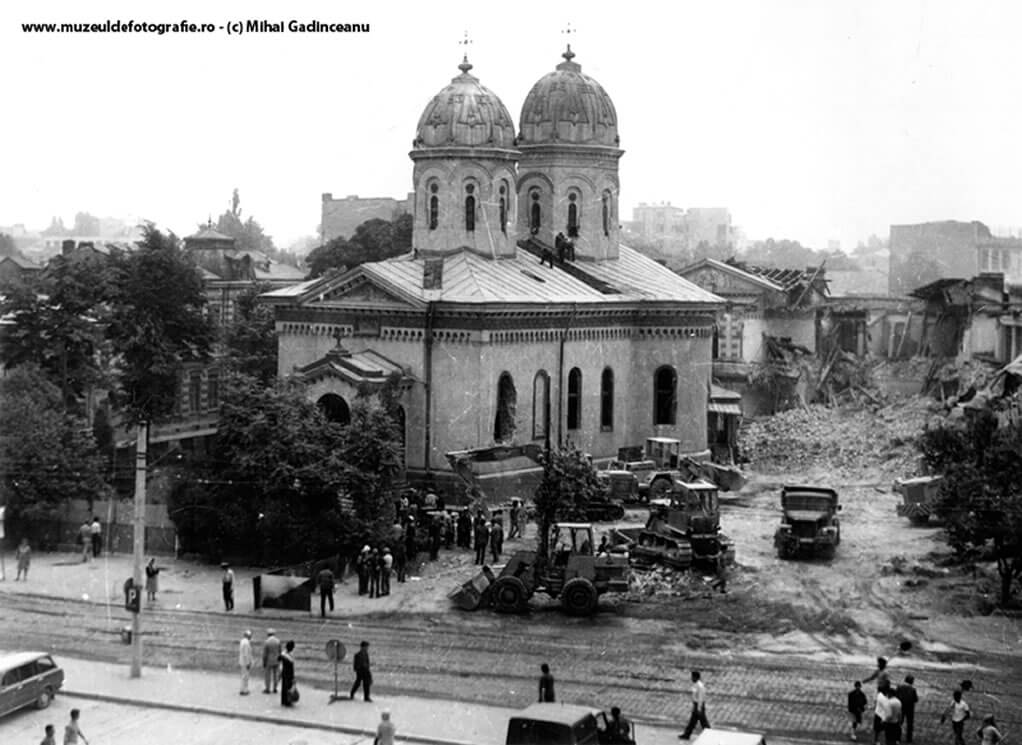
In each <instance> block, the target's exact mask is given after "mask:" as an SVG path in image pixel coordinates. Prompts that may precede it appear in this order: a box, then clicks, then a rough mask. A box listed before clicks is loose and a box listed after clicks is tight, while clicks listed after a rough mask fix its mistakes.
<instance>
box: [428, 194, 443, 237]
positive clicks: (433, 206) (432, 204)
mask: <svg viewBox="0 0 1022 745" xmlns="http://www.w3.org/2000/svg"><path fill="white" fill-rule="evenodd" d="M429 191H430V195H429V229H430V230H436V226H437V224H438V223H439V222H440V197H439V196H437V193H438V192H439V191H440V187H439V186H437V185H436V184H430V187H429Z"/></svg>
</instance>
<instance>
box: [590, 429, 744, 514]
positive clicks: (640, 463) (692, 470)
mask: <svg viewBox="0 0 1022 745" xmlns="http://www.w3.org/2000/svg"><path fill="white" fill-rule="evenodd" d="M600 475H601V478H603V479H604V481H605V482H606V483H608V485H609V489H610V491H611V493H612V494H614V495H615V496H621V497H622V498H623V499H624V501H633V500H634V501H643V502H649V501H651V500H654V499H663V498H664V497H665V496H666V494H667V493H668V492H669V491H671V489H672V488H673V487H674V484H675V483H677V482H691V481H693V480H696V479H705V480H707V481H711V482H713V483H714V484H716V485H717V488H720V489H723V490H724V491H730V490H732V489H735V490H737V489H741V488H742V486H743V485H744V484H745V477H744V476H743V475H742V473H741V471H739V470H738V469H737V468H735V467H733V466H722V465H720V464H717V463H710V462H701V461H697V460H695V459H694V458H691V457H689V456H686V455H682V453H681V440H676V439H674V438H672V437H647V438H646V443H645V447H639V446H632V447H624V448H620V449H619V450H618V457H617V459H616V460H614V461H611V463H610V466H609V468H607V469H605V470H603V471H601V472H600Z"/></svg>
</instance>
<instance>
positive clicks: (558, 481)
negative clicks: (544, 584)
mask: <svg viewBox="0 0 1022 745" xmlns="http://www.w3.org/2000/svg"><path fill="white" fill-rule="evenodd" d="M540 463H541V464H542V465H543V479H542V481H540V484H539V488H538V489H537V490H536V497H535V501H536V524H537V526H538V529H539V547H538V550H539V553H540V555H541V556H546V555H547V553H548V551H549V545H548V544H549V539H550V528H551V526H552V525H553V523H555V522H556V521H557V520H575V519H578V520H585V508H586V505H587V504H588V503H589V502H590V501H591V500H592V499H595V498H596V497H597V496H598V495H599V494H600V493H601V492H602V491H603V487H602V486H601V484H600V482H599V480H598V479H597V477H596V471H595V470H594V469H593V464H592V463H591V462H590V460H589V458H588V457H587V456H586V454H585V453H583V452H582V451H581V450H577V449H567V448H562V449H558V450H549V451H547V452H546V453H545V454H544V455H543V456H542V457H541V458H540Z"/></svg>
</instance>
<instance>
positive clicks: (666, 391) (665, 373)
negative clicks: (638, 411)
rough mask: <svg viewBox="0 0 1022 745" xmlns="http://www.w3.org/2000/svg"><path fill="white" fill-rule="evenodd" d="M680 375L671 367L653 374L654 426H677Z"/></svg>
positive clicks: (665, 366)
mask: <svg viewBox="0 0 1022 745" xmlns="http://www.w3.org/2000/svg"><path fill="white" fill-rule="evenodd" d="M677 387H678V374H677V373H676V372H675V371H674V368H673V367H671V366H670V365H664V366H663V367H659V368H657V371H656V372H655V373H653V424H676V423H677V410H678V395H677Z"/></svg>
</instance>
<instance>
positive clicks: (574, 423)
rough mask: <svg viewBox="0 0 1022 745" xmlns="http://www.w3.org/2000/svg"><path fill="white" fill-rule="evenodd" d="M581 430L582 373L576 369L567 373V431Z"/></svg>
mask: <svg viewBox="0 0 1022 745" xmlns="http://www.w3.org/2000/svg"><path fill="white" fill-rule="evenodd" d="M581 428H582V371H581V370H579V369H578V368H577V367H573V368H571V371H570V372H569V373H568V429H581Z"/></svg>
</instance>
